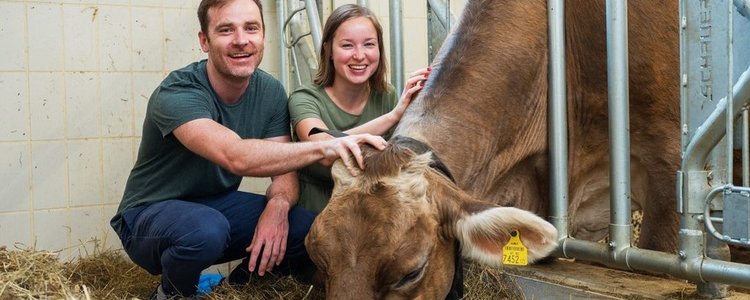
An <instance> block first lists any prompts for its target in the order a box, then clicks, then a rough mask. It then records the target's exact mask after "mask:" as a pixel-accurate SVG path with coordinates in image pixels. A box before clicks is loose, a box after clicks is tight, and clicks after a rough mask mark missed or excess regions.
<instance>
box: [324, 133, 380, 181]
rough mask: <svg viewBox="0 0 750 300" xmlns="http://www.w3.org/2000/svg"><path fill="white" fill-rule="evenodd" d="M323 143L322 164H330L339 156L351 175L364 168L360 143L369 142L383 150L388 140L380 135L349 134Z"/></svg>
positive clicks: (355, 174)
mask: <svg viewBox="0 0 750 300" xmlns="http://www.w3.org/2000/svg"><path fill="white" fill-rule="evenodd" d="M325 143H326V144H325V147H324V154H325V158H324V159H323V161H322V162H321V163H322V164H323V165H331V164H333V162H334V161H335V160H337V159H339V158H341V160H342V161H343V162H344V165H345V166H346V169H347V170H349V172H350V173H351V174H352V176H357V175H358V174H359V173H360V171H361V170H364V169H365V162H364V157H363V156H362V149H360V145H364V144H370V145H371V146H372V147H374V148H375V149H378V150H383V149H385V147H386V146H387V145H388V142H386V141H385V140H384V139H383V138H382V137H380V136H377V135H371V134H356V135H350V136H345V137H340V138H336V139H333V140H328V141H325ZM352 157H353V158H354V159H352ZM355 162H356V165H355Z"/></svg>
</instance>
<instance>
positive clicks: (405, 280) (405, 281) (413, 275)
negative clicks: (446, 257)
mask: <svg viewBox="0 0 750 300" xmlns="http://www.w3.org/2000/svg"><path fill="white" fill-rule="evenodd" d="M426 267H427V264H426V263H425V264H423V265H421V266H419V267H417V268H416V269H414V270H411V271H410V272H409V273H406V275H404V277H401V279H400V280H399V281H398V282H397V283H396V284H395V285H393V288H395V289H400V288H403V287H405V286H408V285H410V284H412V283H415V282H417V281H419V280H420V279H422V275H424V270H425V269H426Z"/></svg>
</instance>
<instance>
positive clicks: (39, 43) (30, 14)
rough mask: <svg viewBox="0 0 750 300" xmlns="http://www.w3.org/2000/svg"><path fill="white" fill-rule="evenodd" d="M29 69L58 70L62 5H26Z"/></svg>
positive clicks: (61, 46)
mask: <svg viewBox="0 0 750 300" xmlns="http://www.w3.org/2000/svg"><path fill="white" fill-rule="evenodd" d="M26 8H27V9H26V15H27V18H28V22H26V27H27V28H28V30H27V38H28V40H29V46H28V48H27V49H28V52H29V70H31V71H58V70H60V69H62V66H63V55H64V53H63V39H62V37H63V26H62V5H60V4H47V3H33V2H32V3H28V4H27V5H26Z"/></svg>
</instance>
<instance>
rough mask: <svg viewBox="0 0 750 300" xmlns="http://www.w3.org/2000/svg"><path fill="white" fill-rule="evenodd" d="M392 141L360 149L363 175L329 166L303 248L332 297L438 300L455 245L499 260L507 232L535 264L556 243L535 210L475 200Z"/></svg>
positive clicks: (426, 157) (427, 160) (425, 158)
mask: <svg viewBox="0 0 750 300" xmlns="http://www.w3.org/2000/svg"><path fill="white" fill-rule="evenodd" d="M399 141H400V140H398V139H397V140H395V141H394V140H392V141H391V143H390V144H389V146H388V147H387V148H386V149H385V150H384V151H382V152H379V151H375V150H373V149H372V148H366V149H365V151H364V153H365V157H366V158H365V169H366V172H364V173H362V174H360V175H359V176H356V177H353V176H352V175H351V174H350V173H349V171H348V170H347V169H346V168H345V167H344V165H343V163H341V161H338V162H336V164H334V166H333V168H332V173H333V178H334V181H335V186H334V190H333V196H332V198H331V201H330V202H329V204H328V205H327V206H326V208H325V209H324V210H323V212H322V213H321V214H320V215H319V217H318V218H317V219H316V220H315V223H314V224H313V227H312V228H311V229H310V233H309V234H308V236H307V241H306V245H307V248H308V251H309V253H310V257H311V258H312V259H313V261H314V262H315V264H316V265H317V266H318V268H319V270H320V271H322V272H323V274H325V275H326V293H327V297H328V298H329V299H385V298H388V299H399V298H403V299H443V298H445V296H446V294H447V293H448V290H449V288H450V286H451V282H452V280H453V275H454V263H455V260H454V259H455V256H454V254H455V251H456V249H455V245H456V240H458V241H460V245H461V246H462V247H461V251H462V253H463V255H464V257H467V258H471V259H474V260H477V261H480V262H482V263H485V264H489V265H500V263H501V261H502V258H503V254H504V253H503V246H505V245H506V243H507V242H508V241H509V239H510V237H511V232H512V231H515V232H517V233H519V234H520V239H521V241H522V244H523V245H525V246H526V247H527V248H528V260H529V262H530V263H531V262H534V261H536V260H538V259H540V258H543V257H545V256H547V255H548V254H549V253H550V252H551V251H552V250H554V249H555V248H556V247H557V242H556V238H557V230H555V228H554V227H553V226H552V225H551V224H549V223H547V222H546V221H545V220H543V219H542V218H540V217H538V216H536V215H534V214H533V213H530V212H527V211H524V210H520V209H517V208H513V207H498V206H496V205H491V204H488V203H486V202H483V201H479V200H477V199H475V198H473V197H471V196H470V195H468V194H467V193H465V192H464V191H462V190H461V189H459V188H458V187H457V186H456V185H455V184H454V183H453V182H451V181H450V179H449V177H447V176H445V174H443V173H440V172H438V169H435V168H432V167H431V164H433V156H432V154H431V153H430V152H426V153H424V154H420V155H417V154H416V153H415V152H414V151H412V150H411V149H409V148H407V147H404V145H405V143H400V142H399Z"/></svg>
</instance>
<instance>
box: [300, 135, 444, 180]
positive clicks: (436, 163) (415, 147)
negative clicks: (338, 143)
mask: <svg viewBox="0 0 750 300" xmlns="http://www.w3.org/2000/svg"><path fill="white" fill-rule="evenodd" d="M318 133H327V134H329V135H330V136H333V137H337V138H339V137H345V136H348V134H346V133H344V132H341V131H338V130H330V129H324V128H318V127H313V128H312V129H310V132H309V133H308V135H313V134H318ZM388 142H389V143H392V144H398V145H401V146H404V147H406V148H409V149H411V150H412V151H414V152H415V153H417V154H423V153H426V152H427V151H430V152H431V153H432V161H430V167H431V168H433V169H435V170H436V171H438V172H440V173H441V174H443V175H445V177H448V179H450V180H451V181H452V182H453V183H455V182H456V179H455V178H453V174H451V171H450V170H448V166H446V165H445V164H444V163H443V161H442V160H440V158H439V157H438V156H437V154H435V152H434V151H432V148H430V146H428V145H427V144H425V143H423V142H421V141H418V140H415V139H413V138H410V137H408V136H403V135H397V136H394V137H393V138H391V140H390V141H388Z"/></svg>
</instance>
